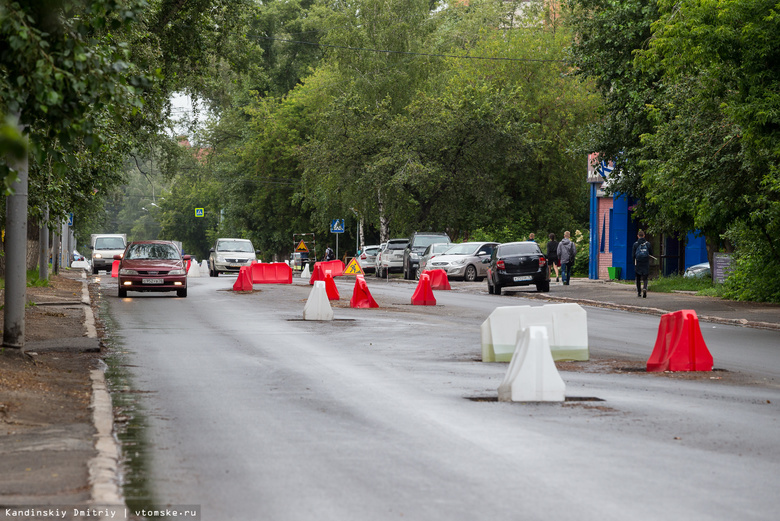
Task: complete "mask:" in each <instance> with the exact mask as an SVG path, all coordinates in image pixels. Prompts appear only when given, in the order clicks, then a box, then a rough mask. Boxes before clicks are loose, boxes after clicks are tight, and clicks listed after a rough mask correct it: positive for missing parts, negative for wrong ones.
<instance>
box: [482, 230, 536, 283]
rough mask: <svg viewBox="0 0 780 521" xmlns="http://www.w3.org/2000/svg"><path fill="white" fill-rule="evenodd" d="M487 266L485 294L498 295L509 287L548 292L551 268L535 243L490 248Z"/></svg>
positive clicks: (506, 244)
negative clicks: (529, 288)
mask: <svg viewBox="0 0 780 521" xmlns="http://www.w3.org/2000/svg"><path fill="white" fill-rule="evenodd" d="M485 262H486V263H487V264H488V270H487V286H488V293H490V294H495V295H500V294H501V290H502V288H505V287H509V286H529V285H531V284H535V285H536V290H537V291H550V266H549V264H548V262H547V258H546V257H545V256H544V254H543V253H542V250H541V249H540V248H539V245H538V244H536V243H535V242H531V241H524V242H508V243H505V244H499V245H498V246H496V247H495V248H494V249H493V254H492V255H491V257H490V259H485Z"/></svg>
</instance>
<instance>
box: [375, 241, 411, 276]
mask: <svg viewBox="0 0 780 521" xmlns="http://www.w3.org/2000/svg"><path fill="white" fill-rule="evenodd" d="M407 244H409V239H390V240H389V241H387V245H386V246H385V249H384V250H382V253H381V255H380V256H379V257H378V261H377V268H376V269H377V277H386V276H387V274H389V273H392V272H394V271H403V269H404V249H405V248H406V245H407Z"/></svg>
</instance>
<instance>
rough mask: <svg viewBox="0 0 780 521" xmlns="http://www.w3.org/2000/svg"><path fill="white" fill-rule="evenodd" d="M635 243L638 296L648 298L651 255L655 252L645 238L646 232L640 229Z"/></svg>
mask: <svg viewBox="0 0 780 521" xmlns="http://www.w3.org/2000/svg"><path fill="white" fill-rule="evenodd" d="M636 236H637V241H636V242H635V243H634V249H633V257H634V274H635V276H636V296H637V297H642V298H647V276H648V275H649V274H650V256H651V255H652V254H653V248H652V246H651V244H650V243H649V242H648V241H647V239H645V232H643V231H642V230H639V231H638V232H637V234H636Z"/></svg>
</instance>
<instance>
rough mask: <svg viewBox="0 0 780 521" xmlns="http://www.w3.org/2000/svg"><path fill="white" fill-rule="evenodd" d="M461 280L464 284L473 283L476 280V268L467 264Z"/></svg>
mask: <svg viewBox="0 0 780 521" xmlns="http://www.w3.org/2000/svg"><path fill="white" fill-rule="evenodd" d="M463 280H465V281H466V282H474V281H476V280H477V268H475V267H474V266H472V265H471V264H469V265H468V266H466V272H465V273H464V275H463Z"/></svg>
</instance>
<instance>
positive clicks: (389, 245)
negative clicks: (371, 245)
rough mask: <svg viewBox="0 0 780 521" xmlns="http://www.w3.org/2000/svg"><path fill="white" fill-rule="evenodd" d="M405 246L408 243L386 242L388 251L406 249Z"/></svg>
mask: <svg viewBox="0 0 780 521" xmlns="http://www.w3.org/2000/svg"><path fill="white" fill-rule="evenodd" d="M407 244H409V242H408V241H399V242H388V243H387V249H388V250H403V249H404V248H406V245H407Z"/></svg>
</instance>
